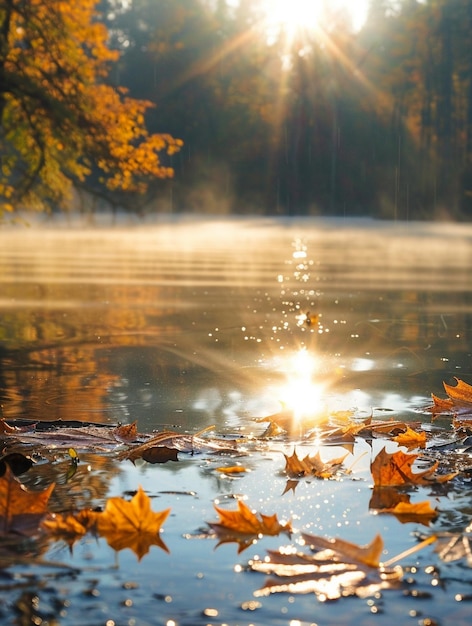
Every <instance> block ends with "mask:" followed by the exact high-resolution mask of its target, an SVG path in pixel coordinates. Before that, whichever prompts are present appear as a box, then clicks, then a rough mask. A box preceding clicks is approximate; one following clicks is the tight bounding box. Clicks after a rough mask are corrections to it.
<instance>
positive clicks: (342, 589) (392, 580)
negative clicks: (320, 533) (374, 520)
mask: <svg viewBox="0 0 472 626" xmlns="http://www.w3.org/2000/svg"><path fill="white" fill-rule="evenodd" d="M303 538H304V539H305V544H306V545H309V546H310V547H311V548H312V549H315V550H317V552H316V554H304V553H302V552H299V551H289V550H286V549H283V550H282V549H281V550H279V551H269V552H268V555H269V556H268V558H265V559H264V560H260V559H254V560H252V561H250V563H249V566H250V568H251V570H253V571H256V572H262V573H265V574H268V575H270V578H268V579H267V580H266V582H265V584H264V586H263V587H262V588H260V589H258V590H257V591H256V592H255V593H254V595H255V596H258V597H260V596H266V595H269V594H271V593H280V592H283V593H291V594H294V593H303V594H305V593H314V594H315V595H316V596H317V597H318V598H319V599H320V600H322V601H325V600H337V599H339V598H341V597H346V596H349V595H358V596H362V597H366V596H369V595H373V594H374V593H376V592H378V591H380V590H381V589H386V588H390V587H396V586H398V584H399V581H400V579H401V577H402V570H401V568H396V569H392V570H386V569H385V568H383V567H381V566H380V564H379V558H380V555H381V553H382V550H383V541H382V538H381V537H380V536H379V535H378V536H377V537H375V539H374V540H373V541H372V543H371V544H369V546H365V547H361V546H357V545H356V544H353V543H349V542H345V541H343V540H340V539H325V538H323V537H316V536H314V535H303Z"/></svg>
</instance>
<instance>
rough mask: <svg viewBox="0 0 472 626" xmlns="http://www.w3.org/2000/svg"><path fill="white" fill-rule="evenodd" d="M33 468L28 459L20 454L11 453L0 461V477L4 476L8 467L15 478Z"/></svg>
mask: <svg viewBox="0 0 472 626" xmlns="http://www.w3.org/2000/svg"><path fill="white" fill-rule="evenodd" d="M32 466H33V461H32V459H31V458H30V457H28V456H25V455H24V454H21V453H20V452H11V453H10V454H6V455H5V456H3V457H2V458H1V459H0V476H4V475H5V472H6V471H7V467H9V468H10V469H11V471H12V473H13V474H14V475H15V476H20V475H21V474H24V473H25V472H27V471H28V470H29V469H30V468H31V467H32Z"/></svg>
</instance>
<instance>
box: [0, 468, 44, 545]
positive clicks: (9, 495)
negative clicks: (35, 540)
mask: <svg viewBox="0 0 472 626" xmlns="http://www.w3.org/2000/svg"><path fill="white" fill-rule="evenodd" d="M54 486H55V485H54V483H53V484H51V485H49V487H47V488H46V489H44V490H43V491H28V490H27V489H26V487H24V485H22V484H21V483H20V482H18V481H17V480H16V479H15V477H14V475H13V472H12V471H11V469H10V467H9V466H8V465H7V467H6V470H5V474H4V475H3V476H2V477H1V478H0V534H7V533H12V532H15V533H19V534H24V535H31V534H33V533H34V532H35V531H36V530H37V529H38V526H39V523H40V521H41V519H42V518H43V517H44V515H45V513H46V511H47V504H48V501H49V497H50V495H51V493H52V492H53V490H54Z"/></svg>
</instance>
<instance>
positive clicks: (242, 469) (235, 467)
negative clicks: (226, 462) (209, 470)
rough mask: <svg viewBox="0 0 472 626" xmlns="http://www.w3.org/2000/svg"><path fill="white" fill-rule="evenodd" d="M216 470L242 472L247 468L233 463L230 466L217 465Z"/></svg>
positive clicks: (229, 472)
mask: <svg viewBox="0 0 472 626" xmlns="http://www.w3.org/2000/svg"><path fill="white" fill-rule="evenodd" d="M216 471H217V472H221V473H222V474H244V473H245V472H247V469H246V468H245V467H241V466H240V465H233V466H232V467H217V468H216Z"/></svg>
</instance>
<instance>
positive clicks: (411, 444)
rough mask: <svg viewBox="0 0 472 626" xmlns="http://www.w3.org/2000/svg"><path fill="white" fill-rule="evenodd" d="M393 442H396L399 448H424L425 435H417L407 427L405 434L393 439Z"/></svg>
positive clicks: (417, 433)
mask: <svg viewBox="0 0 472 626" xmlns="http://www.w3.org/2000/svg"><path fill="white" fill-rule="evenodd" d="M393 441H396V442H397V443H398V445H399V446H405V447H406V448H424V447H425V445H426V433H425V432H424V431H422V432H421V433H419V432H417V431H416V430H413V429H412V428H410V427H409V426H407V427H406V430H405V432H403V433H400V434H398V435H397V436H396V437H393Z"/></svg>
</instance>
